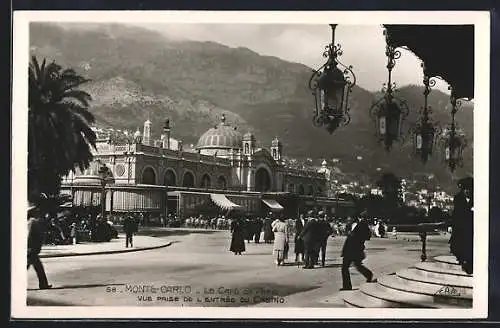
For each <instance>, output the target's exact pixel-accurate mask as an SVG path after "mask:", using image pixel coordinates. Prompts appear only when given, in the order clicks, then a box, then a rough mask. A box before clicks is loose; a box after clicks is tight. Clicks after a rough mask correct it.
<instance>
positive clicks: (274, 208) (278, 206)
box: [262, 199, 283, 212]
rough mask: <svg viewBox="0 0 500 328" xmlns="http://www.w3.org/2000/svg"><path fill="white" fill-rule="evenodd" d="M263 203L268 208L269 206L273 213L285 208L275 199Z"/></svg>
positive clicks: (265, 200) (264, 200)
mask: <svg viewBox="0 0 500 328" xmlns="http://www.w3.org/2000/svg"><path fill="white" fill-rule="evenodd" d="M262 202H263V203H264V204H266V205H267V206H269V208H270V209H271V211H275V212H278V211H283V206H281V204H280V203H278V202H277V201H275V200H274V199H263V200H262Z"/></svg>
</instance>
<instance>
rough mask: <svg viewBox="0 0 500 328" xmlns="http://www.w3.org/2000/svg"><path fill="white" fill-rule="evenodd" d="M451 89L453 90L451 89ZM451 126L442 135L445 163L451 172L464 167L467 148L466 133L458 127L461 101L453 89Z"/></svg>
mask: <svg viewBox="0 0 500 328" xmlns="http://www.w3.org/2000/svg"><path fill="white" fill-rule="evenodd" d="M450 89H451V88H450ZM450 102H451V106H452V108H451V124H450V126H449V127H448V128H445V129H444V130H443V133H442V134H441V136H440V138H441V145H442V156H443V162H444V163H445V164H446V165H448V167H449V168H450V171H451V172H454V171H455V169H456V168H457V167H461V166H463V151H464V149H465V147H467V139H466V138H465V133H464V132H463V131H462V130H460V129H459V128H458V127H457V124H456V123H455V115H456V113H457V111H458V108H460V106H461V102H460V100H457V99H456V97H455V93H454V92H453V89H451V96H450Z"/></svg>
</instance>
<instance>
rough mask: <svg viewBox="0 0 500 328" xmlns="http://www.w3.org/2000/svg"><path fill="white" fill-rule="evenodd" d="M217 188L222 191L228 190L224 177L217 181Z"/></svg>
mask: <svg viewBox="0 0 500 328" xmlns="http://www.w3.org/2000/svg"><path fill="white" fill-rule="evenodd" d="M217 188H218V189H221V190H225V189H227V182H226V178H224V176H222V175H221V176H220V177H219V178H218V179H217Z"/></svg>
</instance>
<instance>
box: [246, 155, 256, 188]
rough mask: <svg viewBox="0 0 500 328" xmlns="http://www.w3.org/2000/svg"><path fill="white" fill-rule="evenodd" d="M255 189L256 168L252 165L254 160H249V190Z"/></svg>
mask: <svg viewBox="0 0 500 328" xmlns="http://www.w3.org/2000/svg"><path fill="white" fill-rule="evenodd" d="M253 190H255V169H254V168H253V167H252V162H249V164H248V171H247V191H253Z"/></svg>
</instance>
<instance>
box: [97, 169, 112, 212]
mask: <svg viewBox="0 0 500 328" xmlns="http://www.w3.org/2000/svg"><path fill="white" fill-rule="evenodd" d="M98 173H99V179H100V181H101V187H102V190H101V217H102V218H103V219H104V215H105V213H106V184H108V182H110V176H111V171H110V169H109V167H107V166H106V165H105V164H102V163H101V166H100V167H99V171H98Z"/></svg>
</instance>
